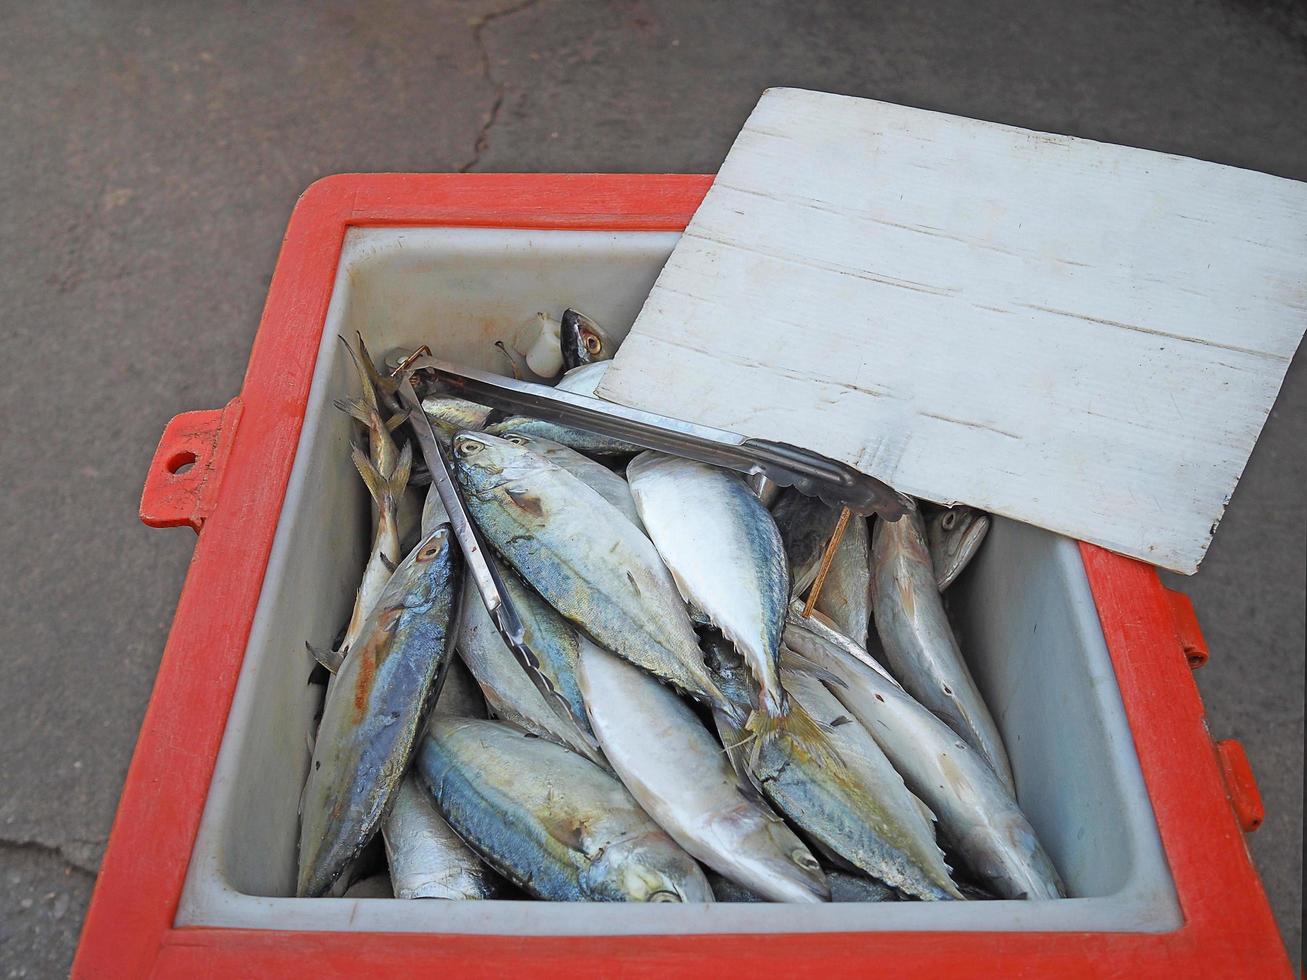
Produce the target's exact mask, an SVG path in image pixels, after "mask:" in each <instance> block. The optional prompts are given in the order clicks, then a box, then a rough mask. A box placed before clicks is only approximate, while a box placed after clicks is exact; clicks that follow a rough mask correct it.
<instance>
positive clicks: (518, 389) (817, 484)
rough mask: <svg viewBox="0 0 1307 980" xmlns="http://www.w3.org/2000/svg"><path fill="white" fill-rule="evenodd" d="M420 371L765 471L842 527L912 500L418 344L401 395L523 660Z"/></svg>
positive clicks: (457, 529)
mask: <svg viewBox="0 0 1307 980" xmlns="http://www.w3.org/2000/svg"><path fill="white" fill-rule="evenodd" d="M417 371H428V372H431V373H433V374H434V375H435V376H436V378H437V380H438V381H439V382H440V383H441V384H442V386H443V387H444V388H446V389H448V390H450V391H451V392H453V393H457V394H458V395H460V396H462V397H466V398H468V399H469V400H471V401H476V402H480V403H481V404H483V405H488V406H490V407H491V408H497V409H500V410H503V411H509V412H517V413H521V414H525V415H531V416H534V417H535V418H539V419H544V420H546V421H549V422H555V423H558V424H560V425H568V426H573V427H575V428H578V429H584V430H586V431H587V432H595V433H599V434H600V435H605V436H610V437H612V438H615V439H621V440H623V441H625V442H629V443H632V444H634V445H637V446H643V447H644V448H646V449H654V450H657V451H658V452H663V453H668V454H669V455H672V456H680V457H682V458H685V459H693V460H697V461H699V462H703V463H709V464H712V465H714V466H721V467H724V468H726V469H730V470H735V471H736V472H739V473H746V474H749V475H750V476H765V477H766V478H767V479H769V480H772V481H773V482H775V483H777V484H779V485H781V486H786V487H794V488H795V489H796V490H798V491H799V492H800V493H803V494H806V495H807V496H810V497H818V498H820V499H821V500H824V501H825V502H826V503H828V504H831V505H833V506H837V507H842V508H844V510H845V512H846V513H845V515H844V518H843V521H842V522H841V526H840V530H841V531H842V530H843V523H844V522H845V521H847V519H848V517H847V514H848V513H854V514H863V515H865V514H877V515H878V516H880V517H882V518H884V519H885V520H889V521H896V520H898V519H899V517H901V516H902V515H903V514H904V513H905V511H906V510H907V508H909V507H910V506H911V503H910V501H909V500H908V499H907V498H905V497H904V496H902V495H901V494H900V493H899V492H898V491H896V490H894V489H893V488H892V487H890V486H888V485H886V484H885V483H883V482H881V481H880V480H877V479H876V478H875V477H871V476H867V475H866V474H865V473H860V472H858V471H857V470H855V469H854V468H853V467H851V466H847V465H846V464H844V463H840V462H838V461H836V460H833V459H830V458H829V457H826V456H822V455H821V454H820V453H815V452H812V451H811V450H808V449H802V448H800V447H798V446H791V445H788V444H786V443H782V442H771V441H769V440H765V439H747V438H745V437H744V436H741V435H738V434H737V433H734V432H728V431H726V430H725V429H715V428H712V427H710V426H705V425H698V424H696V423H693V422H684V421H682V420H680V419H673V418H667V417H666V416H662V415H655V414H653V413H652V412H644V411H641V410H639V409H635V408H628V407H627V406H625V405H617V404H614V403H612V402H606V401H602V400H600V399H598V398H590V397H587V396H585V395H578V394H575V393H573V392H569V391H559V390H557V389H555V388H550V387H548V386H546V385H538V384H532V383H530V382H526V381H515V380H513V379H511V378H505V377H502V376H500V375H497V374H490V373H489V372H486V371H478V370H476V369H474V368H467V367H462V366H459V365H456V364H452V363H450V362H449V361H442V360H440V359H438V358H435V357H432V356H431V355H430V350H429V349H427V348H419V349H418V350H417V351H414V352H413V353H412V354H410V355H409V356H408V357H407V358H405V359H404V360H403V361H402V362H401V363H400V365H399V367H398V368H396V370H395V373H396V374H397V375H399V376H400V377H399V395H400V400H401V401H402V402H403V403H404V407H405V408H407V409H408V410H409V412H410V416H409V419H410V422H411V424H412V426H413V431H414V432H415V433H416V435H417V440H418V446H419V448H421V450H422V454H423V456H425V457H426V460H427V467H428V468H429V469H430V470H431V481H432V483H433V484H434V485H435V487H436V490H437V492H438V493H439V494H440V500H441V502H442V503H443V504H444V505H445V509H446V510H447V511H448V512H449V518H450V524H451V527H452V529H453V532H454V536H455V537H456V538H457V539H458V543H459V545H460V546H461V547H462V550H463V555H464V557H465V558H466V559H467V568H468V573H469V574H470V575H471V576H472V579H473V581H474V582H475V583H476V586H477V591H479V592H480V593H481V598H482V599H483V600H485V604H486V609H487V610H489V612H490V616H491V619H492V620H493V621H494V622H495V625H496V626H497V627H498V629H499V632H500V634H501V635H502V636H503V638H504V640H505V642H507V643H508V645H509V647H510V648H511V649H512V650H513V652H514V654H516V655H517V656H518V657H519V658H520V659H523V662H524V663H529V662H530V661H531V660H532V659H533V657H532V655H531V653H530V651H529V650H528V649H527V648H526V646H525V643H524V637H523V627H522V621H521V619H520V617H519V616H518V614H517V610H516V609H514V608H513V603H512V601H511V600H510V599H509V598H508V596H507V595H506V594H505V592H504V588H503V583H502V581H501V580H500V577H499V573H498V571H497V570H496V569H495V567H494V564H493V563H492V562H490V561H488V560H487V559H486V556H485V544H484V542H483V541H482V540H481V536H480V533H479V532H478V531H477V528H476V525H475V523H474V522H473V521H472V519H471V516H470V515H469V514H468V512H467V508H466V506H465V505H464V503H463V499H462V496H461V494H460V491H459V489H458V486H457V484H456V483H455V481H454V479H453V475H452V473H451V471H450V467H449V461H448V460H447V459H445V455H444V450H442V449H441V447H440V443H439V442H438V440H437V439H436V437H435V433H434V431H433V430H432V428H431V423H430V421H429V420H428V419H427V416H426V413H425V412H424V411H423V410H422V403H421V401H420V399H419V398H418V396H417V392H416V391H415V390H414V388H413V384H412V376H413V374H414V373H415V372H417ZM837 543H838V535H837V536H836V538H835V539H833V540H832V541H831V544H830V545H829V546H828V549H827V551H828V554H827V561H826V562H824V564H827V565H828V564H829V556H830V554H831V553H833V551H834V547H835V545H836V544H837ZM824 577H825V576H822V578H824Z"/></svg>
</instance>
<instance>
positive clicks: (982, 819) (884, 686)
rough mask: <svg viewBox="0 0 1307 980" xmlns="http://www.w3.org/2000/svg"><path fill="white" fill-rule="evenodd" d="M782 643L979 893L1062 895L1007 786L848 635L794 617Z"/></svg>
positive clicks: (1018, 896)
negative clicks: (902, 785) (888, 770)
mask: <svg viewBox="0 0 1307 980" xmlns="http://www.w3.org/2000/svg"><path fill="white" fill-rule="evenodd" d="M785 642H786V644H787V646H789V647H792V648H793V649H794V650H795V651H796V652H798V653H799V654H801V655H802V656H803V657H805V658H806V659H807V660H808V661H809V662H810V663H812V664H813V665H815V666H816V667H817V668H818V669H820V670H821V671H823V673H824V676H825V677H826V678H828V679H829V680H828V682H827V686H828V688H829V690H830V691H831V693H832V694H834V695H835V697H837V698H838V699H839V700H840V702H841V703H842V704H843V705H844V707H845V708H847V709H848V711H849V713H850V714H851V715H853V717H854V718H856V719H857V720H858V721H859V722H861V724H862V725H863V727H864V728H865V729H866V731H867V732H868V733H869V734H870V735H871V736H872V738H874V739H875V740H876V742H877V744H879V745H880V747H881V748H882V749H883V750H884V751H885V755H886V756H887V757H888V758H889V760H890V761H891V762H892V763H893V764H894V768H895V769H897V770H898V771H899V772H900V773H901V774H902V776H903V779H904V782H906V783H907V785H908V788H909V789H911V790H912V791H913V793H915V794H916V795H917V796H918V797H920V798H921V799H922V800H923V801H924V802H925V803H926V805H927V806H929V807H930V808H931V810H932V811H933V813H934V814H935V817H936V819H937V820H938V821H939V829H940V836H941V837H942V838H943V839H944V840H945V842H946V843H948V844H949V846H950V848H951V850H952V852H953V853H954V854H956V855H957V856H958V858H959V859H960V860H961V862H962V863H963V864H964V865H966V868H967V870H969V871H970V872H971V873H972V874H973V875H974V876H975V877H976V878H977V879H978V880H979V882H980V884H982V885H984V886H985V888H987V889H988V890H990V891H992V892H994V893H995V894H997V895H1000V896H1002V897H1003V898H1014V899H1021V898H1024V899H1045V898H1058V897H1060V896H1062V895H1063V894H1065V889H1064V887H1063V885H1062V879H1061V878H1060V877H1059V875H1058V873H1057V869H1056V868H1055V867H1054V865H1053V862H1052V861H1051V860H1050V859H1049V856H1048V854H1047V853H1046V852H1045V851H1044V849H1043V847H1042V846H1041V845H1040V843H1039V840H1038V838H1037V837H1036V836H1035V831H1034V828H1033V827H1031V825H1030V821H1029V820H1027V819H1026V816H1025V814H1024V813H1022V811H1021V808H1020V807H1019V806H1018V805H1017V801H1016V800H1015V799H1014V798H1013V796H1012V793H1011V792H1010V791H1009V789H1008V788H1007V787H1006V786H1005V785H1004V784H1003V783H1002V782H1001V781H1000V780H999V778H998V776H997V775H995V773H994V770H993V769H992V768H990V766H989V764H988V763H987V762H986V761H985V760H984V759H983V758H981V756H980V754H979V753H978V752H977V751H976V750H975V749H973V748H972V747H971V746H970V745H969V744H967V742H966V741H964V740H963V739H962V737H961V736H960V735H958V734H957V733H956V732H954V731H953V729H951V728H949V726H948V725H946V724H944V722H942V721H940V720H939V718H937V717H935V715H934V714H933V713H932V712H930V711H928V710H926V709H925V708H924V707H922V706H921V705H920V704H918V703H917V702H916V701H914V700H913V699H912V697H911V696H910V695H909V694H908V693H907V692H905V691H904V690H903V689H902V688H900V687H899V686H898V685H897V684H895V683H894V682H893V681H892V680H890V679H889V677H888V676H886V675H884V674H882V673H878V672H877V671H874V670H870V669H868V668H867V667H866V665H865V664H862V663H859V662H858V659H857V658H855V657H854V656H852V655H850V654H849V652H848V650H847V649H845V647H846V646H847V643H848V641H847V638H843V637H839V636H837V635H833V634H832V631H830V630H828V629H827V628H825V627H824V626H823V625H822V624H820V623H818V622H815V621H802V620H799V619H797V618H792V619H791V621H790V625H789V626H787V627H786V630H785Z"/></svg>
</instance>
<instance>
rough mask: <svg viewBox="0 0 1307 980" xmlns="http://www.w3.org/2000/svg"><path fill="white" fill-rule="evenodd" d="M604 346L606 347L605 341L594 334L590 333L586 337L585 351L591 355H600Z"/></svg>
mask: <svg viewBox="0 0 1307 980" xmlns="http://www.w3.org/2000/svg"><path fill="white" fill-rule="evenodd" d="M603 346H604V345H603V341H601V340H600V339H599V338H598V337H596V336H595V335H594V334H592V333H588V334H586V335H585V349H586V350H588V351H589V352H590V353H591V354H598V353H599V349H600V348H601V347H603Z"/></svg>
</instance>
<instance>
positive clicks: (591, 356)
mask: <svg viewBox="0 0 1307 980" xmlns="http://www.w3.org/2000/svg"><path fill="white" fill-rule="evenodd" d="M558 332H559V341H560V346H561V349H562V354H563V368H564V370H568V371H570V370H572V369H573V368H577V367H581V366H582V365H584V364H594V363H596V362H599V361H610V360H612V358H613V355H614V354H616V353H617V345H616V344H615V343H613V341H612V340H610V339H609V337H608V334H607V333H605V332H604V329H603V328H602V327H600V326H599V324H597V323H595V322H594V320H592V319H590V318H589V317H588V316H586V315H585V314H584V313H578V312H577V311H576V310H565V311H564V312H563V320H562V323H560V324H559V331H558Z"/></svg>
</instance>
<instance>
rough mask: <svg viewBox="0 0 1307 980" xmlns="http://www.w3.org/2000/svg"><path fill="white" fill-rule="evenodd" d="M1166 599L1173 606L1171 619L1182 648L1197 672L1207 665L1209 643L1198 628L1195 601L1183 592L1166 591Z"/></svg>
mask: <svg viewBox="0 0 1307 980" xmlns="http://www.w3.org/2000/svg"><path fill="white" fill-rule="evenodd" d="M1165 591H1166V598H1167V600H1168V601H1169V602H1170V604H1171V618H1172V619H1174V620H1175V631H1176V633H1177V634H1178V635H1179V637H1180V646H1181V647H1182V648H1183V649H1184V655H1185V659H1187V660H1188V661H1189V667H1190V669H1192V670H1197V669H1198V668H1199V667H1201V666H1203V664H1205V663H1207V641H1206V640H1205V639H1203V631H1202V630H1201V629H1200V628H1199V626H1198V614H1197V613H1196V612H1194V604H1193V601H1192V600H1191V599H1190V598H1189V597H1188V596H1187V595H1185V594H1184V593H1183V592H1177V591H1175V589H1166V590H1165Z"/></svg>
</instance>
